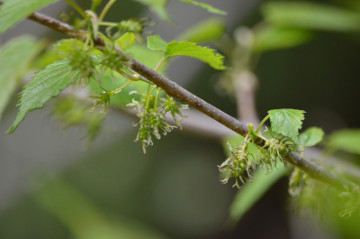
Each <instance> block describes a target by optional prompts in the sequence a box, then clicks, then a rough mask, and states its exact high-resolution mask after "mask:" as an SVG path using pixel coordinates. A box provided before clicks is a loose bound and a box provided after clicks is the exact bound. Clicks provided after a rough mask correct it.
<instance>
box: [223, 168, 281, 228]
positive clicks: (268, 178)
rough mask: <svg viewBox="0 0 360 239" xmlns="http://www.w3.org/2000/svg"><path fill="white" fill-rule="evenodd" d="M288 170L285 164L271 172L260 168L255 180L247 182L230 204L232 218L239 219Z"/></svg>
mask: <svg viewBox="0 0 360 239" xmlns="http://www.w3.org/2000/svg"><path fill="white" fill-rule="evenodd" d="M287 171H288V169H287V168H285V167H284V166H283V164H281V166H280V167H279V168H276V169H274V170H273V172H272V173H270V174H268V173H267V172H266V170H265V169H263V168H259V169H258V170H257V171H256V173H255V175H254V177H253V182H250V183H247V184H245V185H244V186H243V187H242V188H241V190H240V191H239V192H238V193H237V195H236V197H235V199H234V201H233V203H232V204H231V206H230V219H231V220H232V221H234V222H237V221H239V220H240V219H241V218H242V217H243V215H244V214H245V213H246V212H247V211H249V210H250V209H251V208H252V207H253V206H254V205H255V203H256V202H257V201H258V200H259V199H260V198H261V197H262V196H263V195H264V194H265V193H266V192H267V191H268V190H269V189H270V188H271V186H273V185H274V184H275V183H276V182H277V181H278V180H279V179H280V178H282V177H283V176H284V175H285V174H286V173H287Z"/></svg>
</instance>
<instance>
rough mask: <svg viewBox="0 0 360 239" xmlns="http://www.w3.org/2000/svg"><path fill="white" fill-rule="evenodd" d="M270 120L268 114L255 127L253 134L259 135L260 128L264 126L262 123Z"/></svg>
mask: <svg viewBox="0 0 360 239" xmlns="http://www.w3.org/2000/svg"><path fill="white" fill-rule="evenodd" d="M269 118H270V115H269V114H268V115H267V116H266V117H265V118H264V119H263V120H262V121H261V122H260V124H259V126H258V127H257V129H256V131H255V133H259V131H260V129H261V127H262V126H263V125H264V123H265V122H266V121H267V120H268V119H269Z"/></svg>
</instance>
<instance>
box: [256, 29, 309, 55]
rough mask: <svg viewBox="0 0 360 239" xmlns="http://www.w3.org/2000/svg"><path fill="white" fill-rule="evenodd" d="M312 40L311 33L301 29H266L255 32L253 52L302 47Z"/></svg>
mask: <svg viewBox="0 0 360 239" xmlns="http://www.w3.org/2000/svg"><path fill="white" fill-rule="evenodd" d="M311 38H312V34H311V33H310V32H309V31H306V30H301V29H287V28H277V27H270V26H267V27H264V28H261V29H260V30H258V31H256V32H255V39H254V46H253V50H254V51H257V52H264V51H269V50H278V49H284V48H289V47H295V46H299V45H302V44H304V43H306V42H308V41H310V40H311Z"/></svg>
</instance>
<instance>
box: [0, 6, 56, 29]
mask: <svg viewBox="0 0 360 239" xmlns="http://www.w3.org/2000/svg"><path fill="white" fill-rule="evenodd" d="M56 1H57V0H31V1H24V0H3V2H4V3H3V4H2V5H0V33H3V32H6V31H7V30H9V29H10V28H11V27H12V26H14V25H15V24H16V23H18V22H19V21H21V20H22V19H24V18H26V17H27V16H29V15H30V14H31V13H32V12H34V11H36V10H38V9H39V8H42V7H45V6H46V5H48V4H50V3H53V2H56Z"/></svg>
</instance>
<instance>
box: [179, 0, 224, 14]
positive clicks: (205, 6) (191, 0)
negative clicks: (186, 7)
mask: <svg viewBox="0 0 360 239" xmlns="http://www.w3.org/2000/svg"><path fill="white" fill-rule="evenodd" d="M178 1H180V2H186V3H189V4H192V5H194V6H197V7H201V8H203V9H205V10H206V11H208V12H211V13H215V14H219V15H226V12H224V11H223V10H220V9H217V8H215V7H213V6H211V5H209V4H206V3H201V2H197V1H194V0H178Z"/></svg>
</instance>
